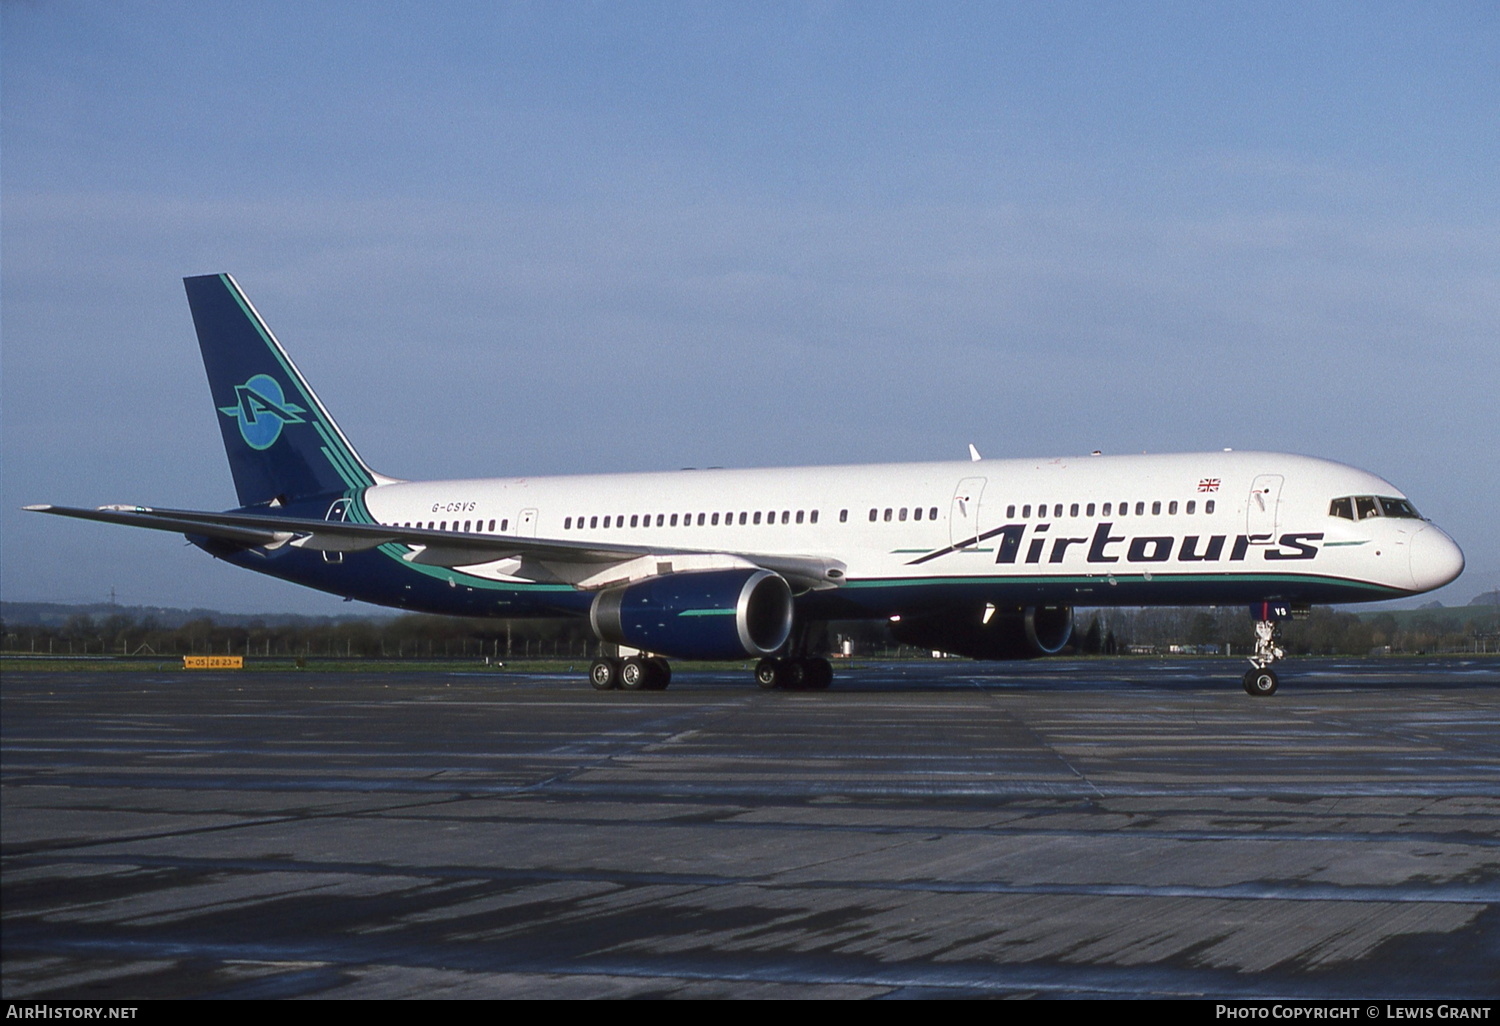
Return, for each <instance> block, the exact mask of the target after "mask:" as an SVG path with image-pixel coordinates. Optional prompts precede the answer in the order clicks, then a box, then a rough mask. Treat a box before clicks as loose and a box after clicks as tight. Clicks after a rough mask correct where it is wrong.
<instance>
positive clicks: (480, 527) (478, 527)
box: [396, 519, 510, 534]
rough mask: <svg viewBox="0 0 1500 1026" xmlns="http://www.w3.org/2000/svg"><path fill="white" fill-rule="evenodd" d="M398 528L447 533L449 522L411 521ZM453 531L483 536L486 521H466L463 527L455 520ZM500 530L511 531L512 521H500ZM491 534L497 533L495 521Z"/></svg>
mask: <svg viewBox="0 0 1500 1026" xmlns="http://www.w3.org/2000/svg"><path fill="white" fill-rule="evenodd" d="M396 526H397V527H415V528H417V529H418V530H421V529H422V528H424V527H425V528H426V529H427V530H429V531H446V530H448V521H446V520H429V521H427V523H425V524H424V523H422V521H420V520H409V521H407V522H406V523H404V524H397V525H396ZM453 530H455V531H461V532H463V533H465V534H467V533H469V532H470V531H478V532H479V533H480V534H483V533H484V532H485V527H484V521H483V520H465V521H463V522H462V525H460V522H459V521H457V520H455V521H453ZM500 530H501V531H502V532H504V531H508V530H510V520H509V519H505V520H502V521H500ZM489 533H490V534H494V533H495V521H493V520H491V521H490V526H489Z"/></svg>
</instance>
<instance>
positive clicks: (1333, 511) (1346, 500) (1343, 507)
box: [1328, 495, 1354, 520]
mask: <svg viewBox="0 0 1500 1026" xmlns="http://www.w3.org/2000/svg"><path fill="white" fill-rule="evenodd" d="M1328 515H1329V516H1331V517H1343V518H1344V519H1345V520H1353V519H1354V500H1353V499H1352V498H1350V497H1349V496H1347V495H1346V496H1344V497H1343V498H1342V499H1334V500H1333V501H1332V502H1330V503H1329V504H1328Z"/></svg>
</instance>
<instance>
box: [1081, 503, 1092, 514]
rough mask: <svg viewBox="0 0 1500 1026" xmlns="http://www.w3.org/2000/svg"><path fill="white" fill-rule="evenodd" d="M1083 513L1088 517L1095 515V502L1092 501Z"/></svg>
mask: <svg viewBox="0 0 1500 1026" xmlns="http://www.w3.org/2000/svg"><path fill="white" fill-rule="evenodd" d="M1083 515H1084V516H1086V517H1091V516H1093V515H1094V504H1093V503H1092V502H1091V503H1089V504H1088V506H1086V507H1085V508H1084V511H1083Z"/></svg>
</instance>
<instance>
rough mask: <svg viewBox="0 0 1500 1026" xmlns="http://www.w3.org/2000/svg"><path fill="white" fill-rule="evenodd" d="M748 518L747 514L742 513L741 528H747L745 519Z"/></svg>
mask: <svg viewBox="0 0 1500 1026" xmlns="http://www.w3.org/2000/svg"><path fill="white" fill-rule="evenodd" d="M746 516H747V514H745V513H741V514H740V526H741V527H744V526H745V518H746Z"/></svg>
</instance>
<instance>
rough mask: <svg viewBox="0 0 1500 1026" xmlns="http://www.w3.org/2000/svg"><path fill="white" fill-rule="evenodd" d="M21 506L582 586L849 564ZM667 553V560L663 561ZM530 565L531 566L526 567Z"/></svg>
mask: <svg viewBox="0 0 1500 1026" xmlns="http://www.w3.org/2000/svg"><path fill="white" fill-rule="evenodd" d="M23 508H24V509H27V510H30V511H31V512H34V513H52V514H54V515H57V516H64V517H76V518H78V519H80V520H98V521H102V522H104V523H107V524H124V525H126V526H129V527H144V528H147V529H149V530H154V531H171V532H173V533H175V534H183V535H189V536H194V537H202V538H218V539H221V540H223V541H227V542H230V543H232V544H236V545H242V546H245V547H247V548H248V547H264V548H267V549H277V548H280V547H281V546H283V545H290V546H292V547H293V548H301V549H313V550H316V551H322V552H362V551H365V550H368V549H374V548H378V547H379V546H381V545H388V544H391V543H395V544H398V545H405V546H408V547H410V548H411V549H412V551H411V552H408V553H407V554H406V555H405V556H403V557H402V558H404V559H406V560H407V561H408V562H412V563H420V564H423V565H427V566H446V567H463V566H477V565H479V564H482V563H492V562H495V561H497V560H504V559H513V560H518V561H520V566H519V567H518V568H517V569H518V570H520V571H521V574H520V575H521V576H536V575H538V573H540V575H541V576H545V577H547V578H550V579H552V580H560V581H566V582H568V583H571V584H575V585H577V586H578V587H581V588H600V587H605V586H608V585H610V584H616V583H622V582H624V581H628V580H638V579H640V578H642V577H649V576H653V575H655V574H659V573H672V572H685V571H689V570H697V569H718V568H721V567H723V566H743V565H753V566H758V567H762V568H764V569H766V570H770V571H772V572H774V573H778V574H781V575H782V576H783V577H786V578H787V579H788V580H789V581H790V582H791V583H792V584H793V585H794V586H798V587H803V588H816V589H822V588H834V587H838V586H839V585H840V584H842V583H843V580H844V569H845V568H844V564H843V563H841V562H839V561H838V560H834V559H825V558H822V557H818V556H802V555H781V554H768V553H749V552H724V551H722V550H708V549H684V548H678V547H666V548H663V547H657V546H650V545H622V544H616V543H600V542H597V541H594V542H579V541H569V540H563V539H553V538H521V537H517V536H515V535H501V534H479V533H466V532H459V531H437V530H433V529H430V528H425V527H396V526H393V525H390V524H355V523H349V522H347V521H337V520H312V519H307V518H302V517H283V516H276V515H274V514H265V513H214V512H210V511H206V510H186V509H155V508H152V507H149V506H100V507H98V508H97V509H83V508H79V507H73V506H52V505H45V504H44V505H36V506H25V507H23ZM662 561H665V562H662ZM528 568H529V571H530V572H529V573H528Z"/></svg>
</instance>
